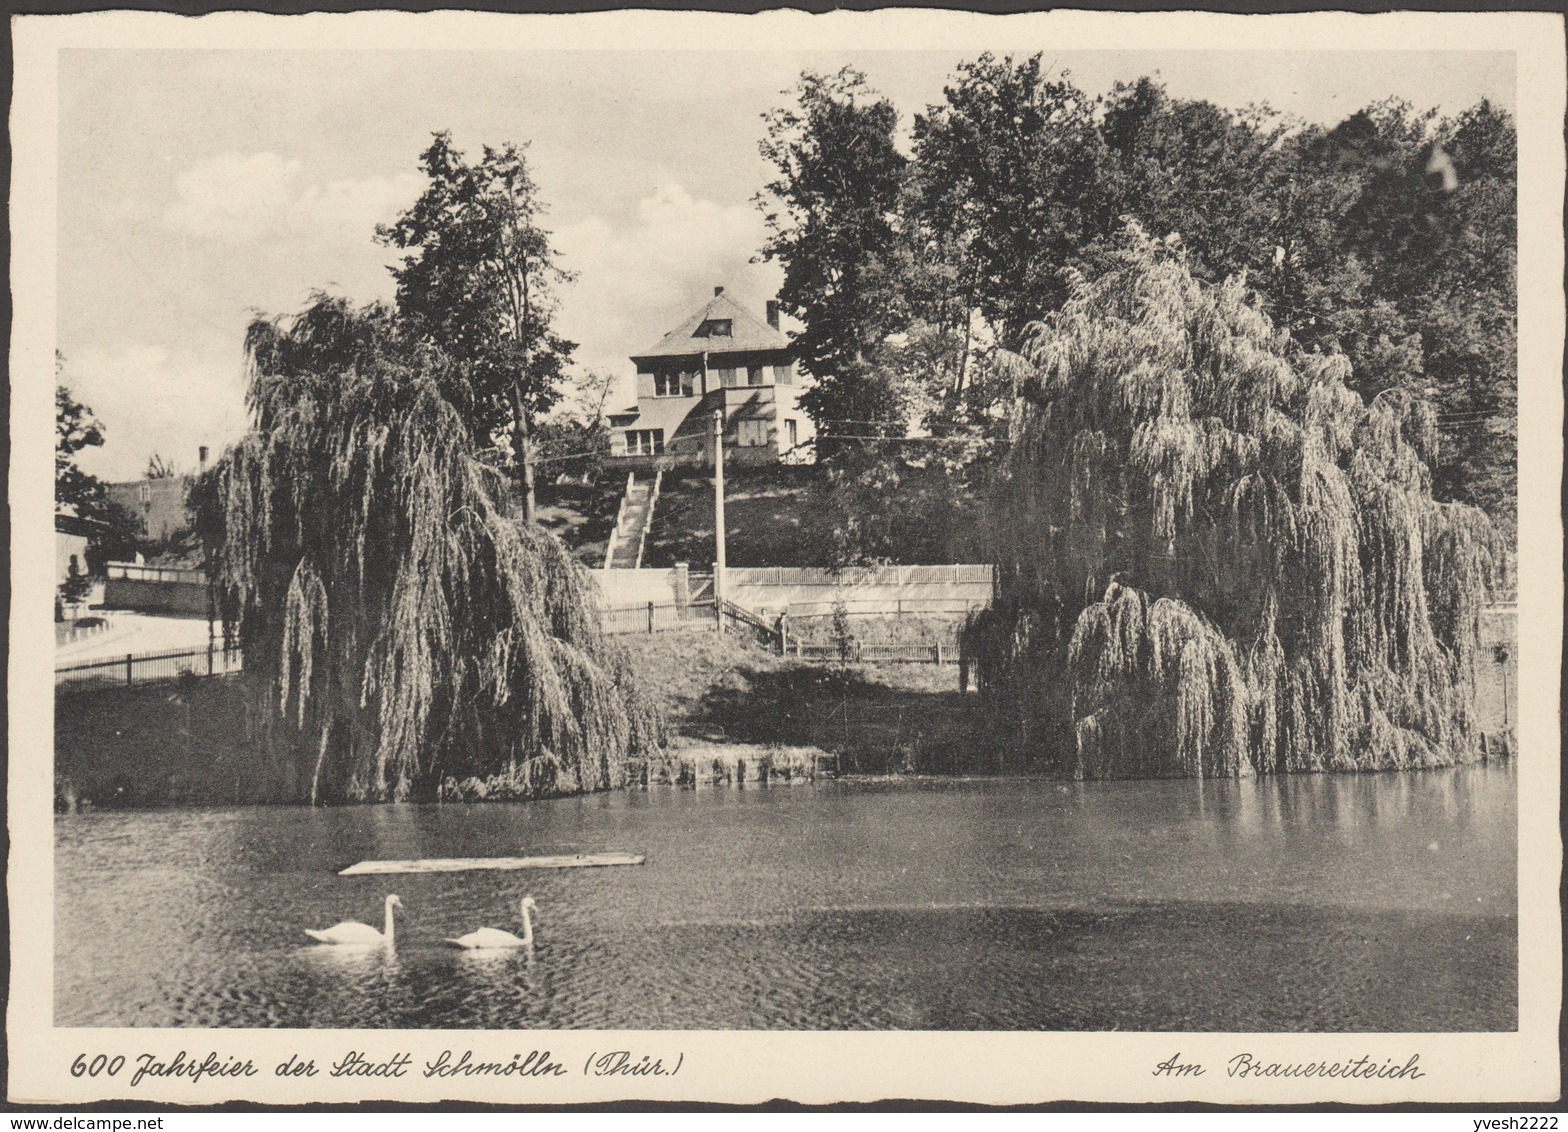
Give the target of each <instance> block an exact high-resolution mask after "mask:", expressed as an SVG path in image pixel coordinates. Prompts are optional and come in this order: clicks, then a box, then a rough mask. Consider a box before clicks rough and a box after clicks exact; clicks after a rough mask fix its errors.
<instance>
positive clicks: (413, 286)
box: [377, 132, 576, 523]
mask: <svg viewBox="0 0 1568 1132" xmlns="http://www.w3.org/2000/svg"><path fill="white" fill-rule="evenodd" d="M526 148H527V147H526V146H523V147H518V146H514V145H510V144H508V145H504V146H502V147H500V148H499V149H492V148H491V147H489V146H485V147H484V150H483V154H482V157H481V159H480V160H479V161H478V162H477V163H472V164H470V163H469V162H468V161H467V159H465V157H464V156H463V154H462V153H461V152H459V151H458V150H457V149H456V148H454V147H453V145H452V136H451V134H450V133H446V132H442V133H438V134H436V135H435V140H434V141H433V142H432V143H431V145H430V147H429V148H428V149H426V150H425V152H424V153H423V154H421V155H420V168H421V170H422V171H423V172H424V173H425V174H426V176H428V177H429V179H430V183H429V185H428V186H427V187H426V189H425V191H424V193H423V194H422V195H421V196H420V198H419V199H418V200H417V201H416V202H415V203H414V206H413V207H412V208H411V209H409V211H407V212H406V213H404V214H403V215H402V216H401V217H400V218H399V219H398V220H397V222H396V223H394V224H391V225H382V226H380V227H378V228H377V235H378V237H379V238H380V240H381V241H382V242H383V243H384V244H387V245H390V246H395V247H398V248H402V249H405V250H408V251H409V252H410V254H408V255H406V256H404V257H403V260H402V264H401V266H399V267H394V268H393V269H392V274H393V276H394V277H395V278H396V279H397V305H398V313H399V315H400V316H401V317H402V318H403V319H405V320H406V321H407V322H408V323H409V325H410V326H411V327H412V329H413V331H414V333H415V334H416V335H417V336H418V337H420V338H421V339H423V340H425V341H428V342H430V343H432V344H434V345H436V346H438V347H440V348H441V349H442V350H443V351H445V352H446V353H447V354H448V355H449V356H450V357H451V358H452V359H454V360H455V361H456V362H458V363H459V365H458V366H457V367H455V368H454V369H453V370H452V371H451V372H449V373H444V374H442V375H440V378H439V379H440V380H441V381H443V382H444V383H445V384H444V385H443V387H442V389H441V393H442V395H443V397H444V398H445V399H446V400H447V401H448V402H450V403H451V404H452V405H453V406H454V408H456V410H457V411H458V413H459V415H460V416H461V418H462V420H463V421H464V423H465V424H466V426H467V427H468V430H469V432H470V433H471V434H472V435H473V436H474V437H475V438H476V440H477V441H478V442H479V443H481V444H485V443H491V444H495V445H499V446H504V447H505V448H506V449H508V451H509V454H510V457H511V459H512V461H513V463H514V465H515V466H516V468H517V469H518V472H519V478H520V480H521V482H522V487H523V511H524V516H525V518H526V520H527V521H528V522H530V523H531V522H533V519H534V488H533V479H534V472H533V460H532V456H531V447H532V436H533V431H534V424H535V421H536V420H537V418H538V416H539V415H540V414H541V413H544V412H546V411H548V410H549V408H550V407H551V405H553V404H554V403H555V401H556V399H557V398H558V397H559V392H560V386H561V383H562V381H563V380H564V378H565V372H566V366H567V364H568V363H569V361H570V360H571V355H572V352H573V350H575V349H576V344H575V343H573V342H569V341H567V340H566V339H564V338H562V337H561V336H560V335H558V334H557V333H556V332H555V330H554V329H553V327H552V321H553V318H554V315H555V310H556V304H555V298H554V288H555V287H556V286H558V285H559V284H562V283H566V282H569V281H570V280H571V278H572V275H571V274H570V273H569V272H567V271H564V270H562V269H561V268H560V267H559V266H558V264H557V262H556V260H557V255H558V253H557V252H556V251H555V249H554V248H552V247H551V245H550V233H549V232H547V231H546V230H545V229H544V228H542V227H541V226H540V219H541V217H542V216H543V214H544V211H545V206H544V203H543V201H542V200H541V199H540V196H539V190H538V187H537V186H536V185H535V184H534V182H533V179H532V177H531V176H530V175H529V172H528V164H527V160H526V156H525V153H526Z"/></svg>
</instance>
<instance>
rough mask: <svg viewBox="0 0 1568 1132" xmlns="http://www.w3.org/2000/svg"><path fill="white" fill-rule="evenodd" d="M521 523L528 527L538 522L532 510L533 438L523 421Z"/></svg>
mask: <svg viewBox="0 0 1568 1132" xmlns="http://www.w3.org/2000/svg"><path fill="white" fill-rule="evenodd" d="M522 431H523V445H522V460H523V522H525V523H527V524H528V525H529V526H530V527H531V526H533V525H534V523H536V522H537V521H538V515H537V514H536V513H535V509H534V438H533V434H532V433H531V432H530V431H529V429H528V424H527V422H526V421H525V422H524V424H523V430H522Z"/></svg>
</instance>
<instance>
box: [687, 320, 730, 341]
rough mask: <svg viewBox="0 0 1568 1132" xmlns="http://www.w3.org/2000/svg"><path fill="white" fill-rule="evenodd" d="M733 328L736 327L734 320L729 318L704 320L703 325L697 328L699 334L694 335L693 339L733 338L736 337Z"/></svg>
mask: <svg viewBox="0 0 1568 1132" xmlns="http://www.w3.org/2000/svg"><path fill="white" fill-rule="evenodd" d="M733 326H734V319H729V318H708V319H704V320H703V322H702V325H701V326H699V327H697V333H696V334H695V335H693V337H696V338H731V337H733V336H734V335H733V333H732V327H733Z"/></svg>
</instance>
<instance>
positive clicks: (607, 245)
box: [555, 184, 779, 373]
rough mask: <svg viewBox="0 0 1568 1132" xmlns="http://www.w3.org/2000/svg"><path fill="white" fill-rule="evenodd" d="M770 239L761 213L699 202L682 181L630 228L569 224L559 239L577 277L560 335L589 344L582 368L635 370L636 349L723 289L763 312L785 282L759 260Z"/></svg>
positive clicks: (568, 290)
mask: <svg viewBox="0 0 1568 1132" xmlns="http://www.w3.org/2000/svg"><path fill="white" fill-rule="evenodd" d="M764 236H765V231H764V227H763V223H762V217H761V215H760V214H759V213H758V212H757V210H756V209H754V208H752V207H750V206H748V205H721V204H717V203H715V202H713V201H710V200H698V199H696V198H694V197H693V196H692V195H691V193H689V192H688V191H687V190H686V189H685V188H683V187H682V186H680V185H676V184H667V185H663V186H661V187H659V188H658V189H656V190H655V191H654V192H653V193H652V194H651V195H649V196H647V197H644V198H643V199H642V200H640V201H638V202H637V207H636V211H635V214H634V216H633V218H632V219H631V221H630V222H629V223H626V224H621V225H616V224H614V223H612V222H610V221H608V220H606V219H604V218H602V217H593V218H590V219H588V220H584V221H582V222H580V223H577V224H572V225H569V226H566V227H563V228H561V229H560V230H558V231H557V232H556V237H555V242H556V245H557V247H559V248H560V249H561V252H562V266H564V267H567V268H569V269H570V270H572V271H575V272H577V273H578V277H577V280H576V282H574V283H572V284H570V285H569V286H567V287H565V288H563V289H562V291H561V315H560V326H561V332H562V333H563V334H565V335H566V336H567V337H568V338H571V339H573V340H574V341H576V342H579V343H581V346H580V348H579V350H578V360H579V361H580V362H581V363H582V364H583V365H585V366H588V367H591V368H595V369H604V370H611V371H613V372H616V373H626V372H630V369H631V364H630V362H629V361H628V360H627V358H628V357H629V356H630V355H631V354H632V353H633V352H635V351H637V350H640V349H642V348H644V347H646V346H648V345H650V344H652V343H653V342H655V341H657V340H658V338H659V336H660V335H661V334H663V333H664V332H665V331H667V330H669V329H671V328H672V327H673V326H674V325H675V324H676V323H678V322H679V321H680V320H681V319H682V318H684V317H685V316H686V315H687V314H689V313H690V312H691V311H692V310H694V309H695V308H696V307H698V306H699V305H701V303H702V302H703V301H704V300H705V299H706V298H707V297H709V296H710V295H712V293H713V291H712V288H713V287H714V286H715V285H720V284H722V285H723V286H725V287H726V288H727V289H728V291H729V293H730V294H732V295H734V296H735V298H736V299H737V300H739V301H740V302H741V303H743V304H745V305H747V306H749V307H752V308H754V309H755V310H756V311H757V312H758V314H761V313H762V308H763V304H764V303H765V302H766V301H767V299H768V298H769V297H770V296H771V295H772V294H773V293H774V291H776V290H777V288H778V280H779V272H778V269H777V268H776V267H775V266H774V265H772V264H766V265H758V264H752V263H750V260H751V258H752V256H754V255H755V254H756V253H757V250H758V249H759V248H760V247H761V246H762V241H763V239H764Z"/></svg>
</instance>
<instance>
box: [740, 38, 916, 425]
mask: <svg viewBox="0 0 1568 1132" xmlns="http://www.w3.org/2000/svg"><path fill="white" fill-rule="evenodd" d="M789 93H792V94H793V95H794V103H793V105H790V106H786V107H781V108H778V109H775V110H772V111H770V112H769V113H768V114H767V115H766V116H765V119H764V120H765V121H766V123H767V136H766V137H765V138H764V139H763V141H762V143H761V145H760V149H761V152H762V156H763V157H764V158H765V159H766V160H767V161H768V162H769V164H770V165H772V166H773V167H774V168H775V169H776V170H777V171H778V176H777V177H776V178H775V179H774V180H773V181H771V182H769V183H768V185H767V187H766V189H765V190H764V192H763V193H760V194H758V197H757V201H758V204H759V206H761V207H762V208H763V210H764V213H765V217H766V221H767V226H768V230H769V232H770V233H771V234H770V236H769V238H768V241H767V243H766V244H765V245H764V246H763V249H762V254H763V258H764V259H767V260H776V261H778V262H779V263H781V264H782V265H783V267H784V283H783V286H782V287H781V288H780V290H779V301H780V303H781V305H782V307H783V309H784V310H785V311H787V312H788V313H789V314H791V315H793V316H794V317H796V318H798V319H800V321H801V322H802V323H803V324H804V327H805V329H804V330H803V331H802V332H801V333H800V334H799V335H797V336H796V337H795V339H794V342H793V345H794V349H795V351H796V354H797V356H798V357H799V358H800V360H801V363H802V366H803V368H804V369H805V371H806V372H807V373H809V374H811V375H812V376H813V377H815V378H816V383H815V385H814V386H813V387H812V388H811V389H809V390H808V391H807V392H806V393H805V394H803V396H802V398H801V405H802V407H803V408H804V410H805V411H806V412H807V413H809V414H810V415H811V417H812V419H813V420H814V421H815V422H816V425H817V437H818V439H817V445H818V452H819V454H822V455H831V454H832V452H833V451H835V449H836V448H837V447H838V446H837V445H836V444H835V441H834V436H835V434H848V435H856V434H859V433H864V432H868V431H869V432H871V433H873V434H881V433H883V432H886V431H888V430H889V429H890V428H895V427H896V428H901V427H902V421H901V420H900V419H899V398H898V395H897V393H896V391H894V390H892V389H890V388H889V386H888V383H887V382H886V381H885V379H884V377H885V375H882V374H880V373H879V372H878V371H877V370H876V368H875V367H874V366H872V365H871V364H869V363H868V360H867V356H868V354H870V353H871V352H872V351H873V350H875V349H876V347H877V345H878V344H879V343H880V342H881V341H882V340H883V338H884V337H885V336H886V335H887V333H888V332H889V331H890V330H893V329H896V328H897V326H898V313H897V307H898V297H899V294H900V292H901V287H900V285H899V281H898V276H897V264H898V260H899V257H898V255H897V249H898V246H899V236H898V232H897V228H896V213H897V208H898V200H899V194H900V191H901V187H902V184H903V178H904V171H905V166H906V164H907V162H906V159H905V158H904V156H903V155H902V154H900V153H899V152H898V149H897V147H896V146H895V145H894V141H893V134H894V130H895V129H896V127H897V124H898V114H897V112H896V111H895V110H894V109H893V105H892V103H890V102H888V101H887V100H886V99H885V98H882V97H881V96H880V95H878V94H877V93H876V92H875V91H873V90H871V89H870V88H869V87H868V86H867V85H866V80H865V76H864V75H862V74H861V73H860V72H859V71H856V70H855V69H853V68H851V67H845V68H844V69H843V70H841V71H839V72H838V74H836V75H832V76H826V75H819V74H814V73H812V72H809V71H808V72H805V73H804V74H802V75H801V79H800V83H799V85H798V86H797V87H795V88H794V90H793V91H791V92H789Z"/></svg>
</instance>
